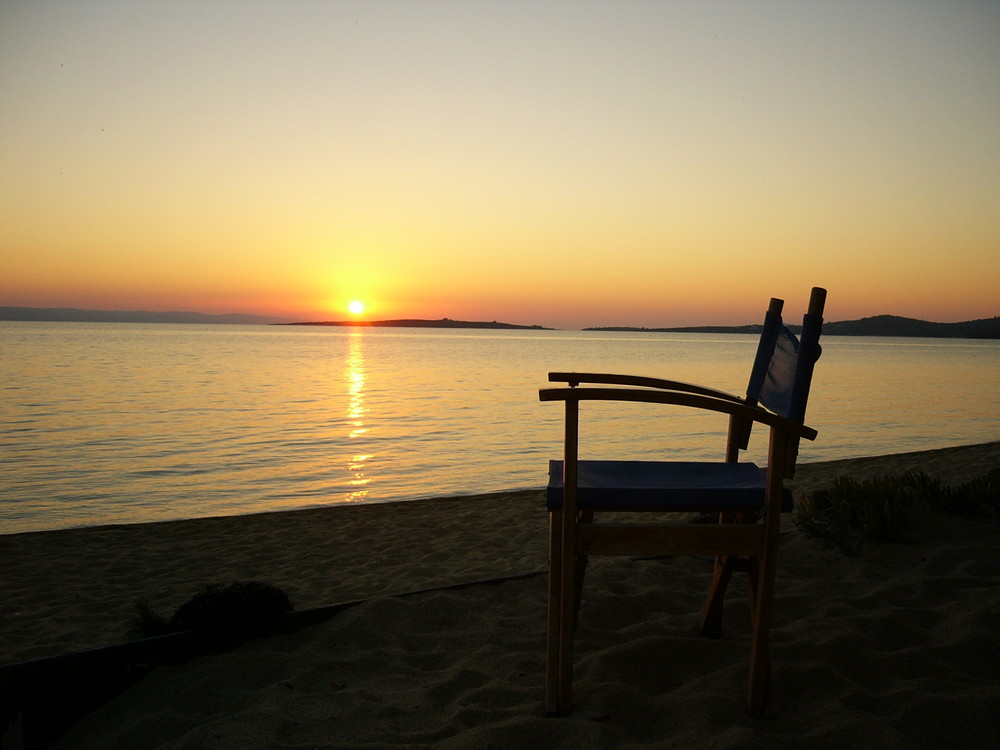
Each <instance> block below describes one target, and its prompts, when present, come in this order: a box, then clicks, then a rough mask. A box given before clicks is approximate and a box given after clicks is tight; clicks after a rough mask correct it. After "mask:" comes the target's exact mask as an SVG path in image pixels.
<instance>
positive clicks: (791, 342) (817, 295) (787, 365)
mask: <svg viewBox="0 0 1000 750" xmlns="http://www.w3.org/2000/svg"><path fill="white" fill-rule="evenodd" d="M825 305H826V290H825V289H821V288H820V287H814V288H813V290H812V293H811V294H810V296H809V308H808V311H807V312H806V314H805V316H804V317H803V318H802V332H801V334H800V338H796V337H795V334H793V333H792V332H791V331H790V330H789V329H788V327H787V326H785V325H784V323H783V322H782V320H781V309H782V307H783V306H784V303H783V302H782V301H781V300H780V299H772V300H771V304H770V305H769V306H768V309H767V313H766V314H765V316H764V325H763V327H762V329H761V334H760V342H759V343H758V344H757V354H756V356H755V357H754V363H753V369H752V370H751V372H750V382H749V383H748V385H747V398H746V400H747V403H749V404H751V405H757V404H760V405H761V406H763V407H765V408H766V409H769V410H770V411H772V412H774V413H775V414H779V415H781V416H783V417H786V418H788V419H791V420H792V421H795V422H798V423H799V424H803V423H804V422H805V417H806V402H807V401H808V400H809V386H810V384H811V383H812V374H813V368H814V366H815V364H816V360H818V359H819V356H820V353H821V349H820V346H819V336H820V332H821V331H822V328H823V308H824V306H825ZM749 427H750V425H749V424H748V425H745V426H744V430H743V435H742V436H741V440H740V447H741V448H746V447H747V445H748V443H749V439H750V430H749Z"/></svg>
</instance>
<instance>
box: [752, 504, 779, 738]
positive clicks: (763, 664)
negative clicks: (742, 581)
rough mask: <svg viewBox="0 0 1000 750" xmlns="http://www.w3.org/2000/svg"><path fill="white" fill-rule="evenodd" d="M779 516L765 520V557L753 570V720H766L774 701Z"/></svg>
mask: <svg viewBox="0 0 1000 750" xmlns="http://www.w3.org/2000/svg"><path fill="white" fill-rule="evenodd" d="M777 519H778V516H777V514H775V518H774V519H766V521H765V523H766V525H767V527H768V528H767V539H766V540H765V542H764V554H763V555H762V556H761V557H759V558H756V559H755V561H754V562H755V563H756V564H754V565H752V566H751V575H750V581H751V595H752V597H753V600H754V602H753V640H752V642H751V644H750V685H749V688H748V691H747V707H748V708H749V710H750V715H751V716H753V717H754V718H760V717H761V716H763V714H764V711H765V710H766V709H767V708H768V705H769V704H770V700H771V620H772V618H773V609H774V608H773V602H774V582H775V576H776V573H777V563H778V520H777Z"/></svg>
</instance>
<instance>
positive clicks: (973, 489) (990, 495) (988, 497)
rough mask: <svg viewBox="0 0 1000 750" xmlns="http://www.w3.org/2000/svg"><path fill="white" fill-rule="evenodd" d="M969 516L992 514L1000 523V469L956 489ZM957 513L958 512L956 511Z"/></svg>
mask: <svg viewBox="0 0 1000 750" xmlns="http://www.w3.org/2000/svg"><path fill="white" fill-rule="evenodd" d="M956 493H958V494H960V495H962V498H963V499H962V505H961V507H962V508H963V509H968V511H969V515H981V514H990V515H992V516H993V518H994V520H996V521H998V522H1000V469H993V470H992V471H989V472H987V473H986V474H983V475H981V476H978V477H976V478H975V479H973V480H971V481H969V482H966V483H965V484H963V485H961V486H959V487H958V488H956ZM956 512H957V511H956Z"/></svg>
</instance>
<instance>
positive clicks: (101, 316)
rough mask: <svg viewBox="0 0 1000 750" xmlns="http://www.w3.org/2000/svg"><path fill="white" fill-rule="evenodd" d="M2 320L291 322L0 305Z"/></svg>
mask: <svg viewBox="0 0 1000 750" xmlns="http://www.w3.org/2000/svg"><path fill="white" fill-rule="evenodd" d="M0 320H28V321H41V322H57V323H200V324H206V323H222V324H228V325H234V324H236V325H267V324H270V323H280V322H287V320H288V319H287V318H278V317H275V316H273V315H271V316H266V315H243V314H241V313H230V314H223V315H210V314H208V313H198V312H183V311H175V312H153V311H149V310H79V309H77V308H75V307H0Z"/></svg>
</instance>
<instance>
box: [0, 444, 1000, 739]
mask: <svg viewBox="0 0 1000 750" xmlns="http://www.w3.org/2000/svg"><path fill="white" fill-rule="evenodd" d="M998 459H1000V443H988V444H982V445H971V446H960V447H955V448H947V449H943V450H932V451H920V452H918V453H906V454H894V455H888V456H874V457H867V458H859V459H849V460H841V461H830V462H822V463H814V464H801V465H800V466H799V470H798V473H797V476H796V478H795V480H794V481H793V482H792V483H790V484H791V486H792V488H793V491H794V492H795V494H796V497H798V496H800V495H801V494H802V493H804V492H807V491H811V490H813V489H818V488H821V487H823V486H826V485H828V484H829V482H832V481H833V479H835V478H836V477H838V476H852V477H854V478H856V479H864V478H866V477H870V476H878V475H889V474H891V475H898V474H901V473H904V472H906V471H911V470H913V471H924V472H925V473H928V474H931V475H933V476H938V477H940V478H941V479H942V480H943V481H944V482H945V483H947V484H957V483H961V482H964V481H967V480H968V479H970V478H973V477H975V476H979V475H980V474H983V473H985V472H986V471H988V470H990V469H992V468H995V467H997V466H998ZM914 525H915V528H914V529H913V537H914V540H915V541H912V542H908V543H907V544H883V545H873V546H871V547H870V548H868V549H866V550H865V552H864V554H863V555H862V556H860V557H856V558H855V557H846V556H844V555H843V554H841V553H840V552H838V551H837V550H836V549H833V548H831V547H830V546H829V545H826V544H825V543H823V542H822V541H820V540H816V539H810V538H809V537H807V536H806V535H805V534H803V533H801V532H798V531H797V530H796V529H795V527H794V523H793V522H792V519H791V518H790V517H785V518H784V519H783V530H786V531H787V532H788V533H786V534H784V535H783V542H782V554H781V561H780V563H779V572H778V576H779V582H778V593H777V597H776V604H775V610H776V613H777V614H776V622H775V631H774V633H775V634H774V660H775V683H776V687H775V691H776V692H775V710H776V720H773V721H766V722H754V721H753V720H750V719H747V718H746V717H745V715H744V713H743V711H742V709H741V706H742V703H741V702H742V697H743V696H742V690H743V686H744V682H745V674H746V655H747V652H746V648H747V642H748V638H749V629H748V623H747V620H748V618H747V617H746V596H745V593H744V592H743V591H742V588H743V587H742V586H741V585H734V586H733V587H732V588H731V593H730V597H729V599H728V600H727V610H726V612H727V614H726V616H725V617H726V623H725V626H724V627H725V628H726V631H725V633H724V635H723V638H722V639H720V640H718V641H708V640H705V639H701V638H698V637H697V636H696V635H695V634H694V627H693V623H694V621H695V619H696V618H697V610H698V607H699V606H700V598H701V596H702V595H703V589H704V586H705V585H707V579H706V578H705V575H704V574H705V573H706V568H705V565H706V561H705V560H702V559H700V558H690V557H687V558H661V559H655V560H630V559H627V558H598V559H595V561H593V562H592V565H591V572H590V573H588V579H587V588H586V595H585V596H586V599H585V606H586V607H587V615H586V617H584V618H583V619H582V620H581V628H580V631H579V633H578V640H579V645H578V652H577V653H578V656H577V658H578V668H579V669H580V670H581V675H582V676H581V679H580V681H579V686H578V697H577V708H576V710H575V711H574V713H573V714H572V715H571V716H570V717H568V718H566V719H558V720H553V719H545V718H543V716H542V712H541V703H542V692H541V685H542V672H543V669H544V667H543V661H544V660H543V647H544V627H545V623H544V619H545V577H544V575H537V576H530V577H523V578H517V579H515V580H509V581H507V582H504V583H499V584H496V585H485V584H478V585H472V586H471V587H469V588H463V589H461V590H452V589H444V590H437V591H426V590H427V589H433V588H435V587H444V586H448V585H451V584H459V583H470V582H476V581H483V580H485V579H496V578H500V577H504V576H512V577H513V576H523V575H524V574H529V573H535V572H538V573H540V572H541V571H544V569H545V565H546V549H545V546H546V530H547V518H546V514H545V512H544V507H543V502H542V491H541V490H530V491H523V492H501V493H495V494H490V495H479V496H471V497H453V498H439V499H431V500H414V501H404V502H395V503H385V504H373V505H345V506H339V507H333V508H324V509H318V510H317V509H311V510H296V511H287V512H277V513H265V514H257V515H247V516H233V517H219V518H203V519H193V520H186V521H170V522H161V523H150V524H136V525H129V526H108V527H93V528H83V529H71V530H57V531H48V532H27V533H22V534H12V535H6V536H0V559H3V560H5V561H8V562H9V564H6V565H4V566H3V567H2V572H0V579H2V584H3V587H4V591H5V592H6V599H5V601H4V603H3V604H2V607H3V610H2V612H3V617H2V619H0V622H2V623H3V626H2V632H0V653H2V659H0V662H2V663H4V664H8V663H10V662H14V661H22V660H26V659H34V658H40V657H46V656H51V655H54V654H59V653H64V652H67V651H75V650H79V649H84V648H92V647H97V646H105V645H111V644H115V643H119V642H121V641H122V640H123V639H124V638H125V631H126V630H127V625H128V621H129V619H130V618H131V616H132V615H133V614H134V609H133V601H134V600H135V599H137V598H140V597H143V598H146V599H147V600H148V601H149V603H150V605H151V606H153V608H154V609H156V610H157V611H160V612H163V613H166V614H167V615H169V614H170V613H171V612H172V611H173V610H174V609H175V608H176V607H177V606H179V605H180V604H181V603H183V602H184V601H186V600H187V599H188V598H189V597H190V596H191V595H193V594H194V593H196V592H197V591H198V590H200V589H201V588H203V587H204V586H205V585H207V584H209V583H215V582H225V581H230V580H249V579H255V580H262V581H266V582H268V583H272V584H274V585H277V586H279V587H281V588H283V589H284V590H285V591H286V592H287V593H288V594H289V596H290V598H291V599H292V601H293V603H294V604H295V606H296V608H297V609H299V610H304V609H309V608H313V607H321V606H324V605H330V604H333V603H337V602H346V601H352V600H359V599H364V600H367V601H365V602H364V603H362V604H360V605H358V606H355V607H351V608H350V609H348V610H346V611H344V612H342V613H340V614H338V615H337V616H336V617H334V618H333V619H331V620H330V621H329V622H326V623H323V624H320V625H314V626H310V627H306V628H303V629H302V630H300V631H297V632H294V633H289V634H284V635H278V636H273V637H270V638H266V639H261V640H258V641H252V642H249V643H246V644H244V645H243V646H241V647H239V648H237V649H236V650H235V651H232V652H230V653H224V654H217V655H213V656H206V657H202V658H198V659H194V660H192V661H190V662H187V663H184V664H179V665H175V666H164V667H159V668H157V669H155V670H153V672H151V673H150V674H149V675H147V676H146V677H145V678H144V679H142V680H141V681H140V682H139V683H137V684H136V685H134V686H133V687H131V688H130V689H128V690H127V691H126V692H124V693H122V694H121V695H119V696H117V697H116V698H114V699H113V700H112V701H110V702H109V703H108V704H106V705H105V706H102V707H100V708H98V709H96V710H95V711H93V712H92V713H90V714H88V715H86V716H84V717H83V719H82V720H81V721H80V722H79V723H78V724H77V725H76V726H75V727H73V728H72V729H71V730H70V731H69V732H68V733H67V734H66V735H64V736H63V737H62V738H60V739H59V740H58V741H57V742H56V743H55V744H54V745H53V747H55V748H59V747H65V748H70V747H72V748H78V749H79V748H98V747H107V748H110V747H132V748H154V747H166V746H169V747H172V748H173V747H184V748H196V747H205V746H210V745H212V746H231V747H237V746H238V747H260V748H266V747H274V746H282V747H371V748H376V747H397V746H398V747H404V746H405V747H454V748H466V747H468V748H473V747H484V746H490V745H492V746H506V745H509V744H511V743H512V742H515V741H516V742H517V744H520V745H523V746H524V747H526V748H539V749H540V748H543V747H545V748H547V747H554V746H567V747H568V746H583V745H585V746H589V747H608V748H611V747H620V746H622V745H628V746H635V747H644V746H648V747H649V748H650V749H652V748H654V747H663V746H665V744H669V743H671V742H672V743H676V744H685V745H688V746H691V747H723V748H742V747H762V748H763V747H789V748H791V747H800V746H803V744H814V745H818V746H827V747H838V746H849V745H851V744H852V743H856V742H857V741H860V738H862V737H864V738H866V742H867V744H868V745H869V746H871V747H889V746H908V747H939V746H941V743H942V742H944V741H945V739H946V738H950V740H949V741H952V742H954V743H955V744H958V745H964V746H986V745H987V744H989V742H991V741H993V740H991V739H989V738H995V737H996V736H997V734H998V732H997V730H998V729H1000V719H998V718H997V717H998V716H1000V712H998V711H997V710H996V709H997V708H998V707H1000V686H998V685H997V682H996V671H995V665H996V661H995V659H993V658H992V657H991V656H990V654H991V653H995V650H996V647H995V639H996V636H997V631H996V620H995V617H996V614H995V613H996V612H997V611H998V607H1000V546H998V544H997V540H998V529H997V527H996V525H995V524H992V523H986V522H982V521H970V520H967V519H961V518H958V517H953V516H944V515H943V514H938V515H933V516H930V515H926V514H917V516H916V518H915V524H914ZM678 574H679V575H678ZM408 591H423V593H419V594H416V595H413V596H405V597H400V596H395V595H397V594H400V593H403V592H408ZM665 591H666V592H669V596H664V592H665ZM640 602H641V606H640V605H639V603H640ZM626 613H627V614H628V617H625V616H624V614H626ZM984 649H985V651H984ZM0 731H2V728H0Z"/></svg>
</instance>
